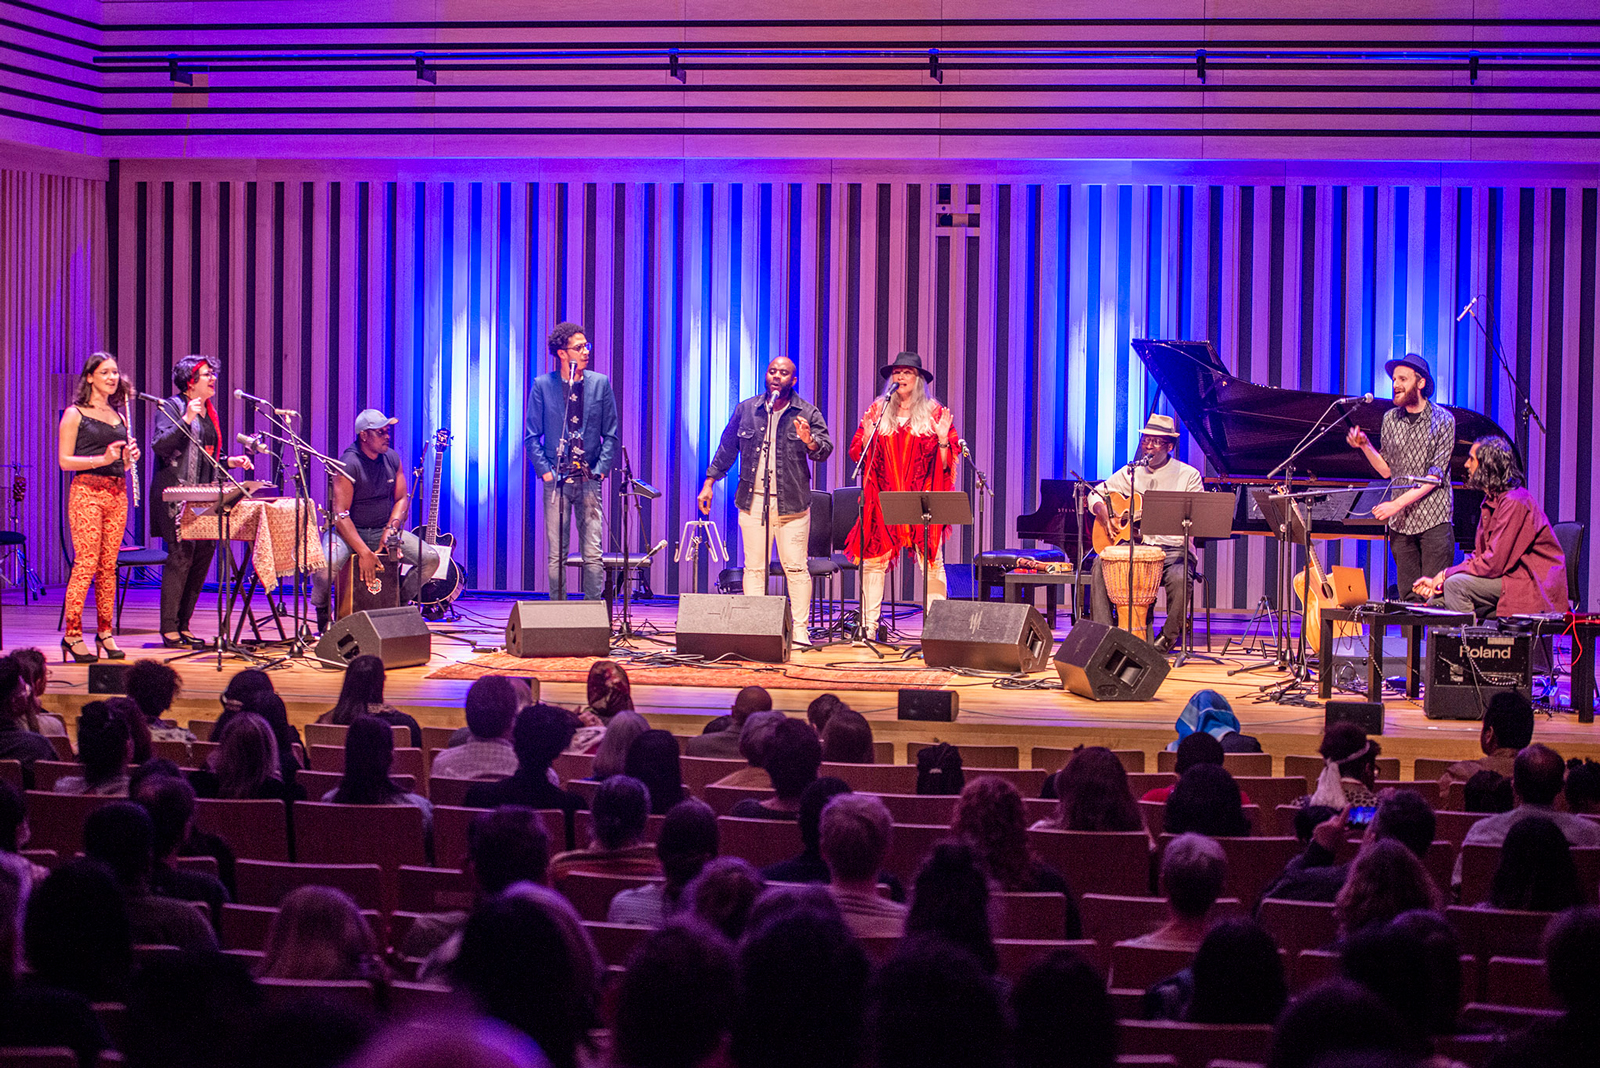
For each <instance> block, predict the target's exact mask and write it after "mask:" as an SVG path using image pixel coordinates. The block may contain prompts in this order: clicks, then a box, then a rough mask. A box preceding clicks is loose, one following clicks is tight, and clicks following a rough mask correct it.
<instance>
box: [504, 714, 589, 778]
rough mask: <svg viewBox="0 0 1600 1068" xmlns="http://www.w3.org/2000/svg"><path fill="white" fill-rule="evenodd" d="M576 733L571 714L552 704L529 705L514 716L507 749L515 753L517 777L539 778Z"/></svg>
mask: <svg viewBox="0 0 1600 1068" xmlns="http://www.w3.org/2000/svg"><path fill="white" fill-rule="evenodd" d="M576 733H578V720H577V717H576V716H574V715H573V714H572V713H571V712H568V711H567V710H566V709H564V708H557V707H556V706H555V705H546V704H537V705H529V706H528V707H527V708H524V709H523V710H522V711H521V712H518V713H517V722H516V724H515V725H514V726H513V727H512V728H511V747H512V748H513V749H515V750H516V753H517V772H518V774H520V775H528V776H542V775H544V773H545V772H546V771H548V770H549V769H550V762H551V761H552V760H554V759H555V758H556V757H558V756H560V755H561V751H562V750H564V749H565V748H566V747H567V746H568V745H570V744H571V743H572V736H573V735H574V734H576Z"/></svg>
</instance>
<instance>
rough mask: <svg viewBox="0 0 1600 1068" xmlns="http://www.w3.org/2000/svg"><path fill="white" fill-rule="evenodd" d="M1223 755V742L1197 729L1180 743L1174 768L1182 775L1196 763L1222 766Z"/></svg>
mask: <svg viewBox="0 0 1600 1068" xmlns="http://www.w3.org/2000/svg"><path fill="white" fill-rule="evenodd" d="M1222 757H1223V752H1222V743H1221V742H1219V741H1217V739H1216V738H1215V737H1214V736H1213V735H1211V734H1208V733H1207V732H1205V731H1195V732H1194V733H1193V734H1191V735H1189V736H1188V737H1186V738H1184V739H1183V741H1181V742H1179V743H1178V759H1177V761H1176V763H1174V765H1173V769H1172V770H1173V771H1176V772H1177V773H1178V774H1179V775H1182V774H1183V773H1184V772H1186V771H1188V770H1189V769H1190V768H1192V767H1194V766H1195V765H1196V764H1215V765H1217V767H1219V768H1220V767H1221V766H1222Z"/></svg>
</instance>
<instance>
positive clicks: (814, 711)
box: [768, 693, 850, 737]
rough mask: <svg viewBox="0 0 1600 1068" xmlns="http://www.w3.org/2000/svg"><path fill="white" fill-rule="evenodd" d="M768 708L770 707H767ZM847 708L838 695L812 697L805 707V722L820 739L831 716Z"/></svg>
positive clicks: (828, 694)
mask: <svg viewBox="0 0 1600 1068" xmlns="http://www.w3.org/2000/svg"><path fill="white" fill-rule="evenodd" d="M768 707H771V706H770V705H769V706H768ZM849 707H850V706H849V705H847V704H845V703H844V701H843V700H841V699H840V697H839V695H838V694H834V693H825V694H822V695H821V696H818V697H813V698H812V699H811V703H810V704H809V705H807V706H806V722H808V723H810V724H811V728H812V729H813V730H815V731H816V732H817V734H818V736H819V737H820V736H821V734H822V732H823V731H825V730H827V729H828V720H830V719H832V718H833V714H834V713H835V712H837V711H839V710H840V709H841V708H849Z"/></svg>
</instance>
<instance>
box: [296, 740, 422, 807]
mask: <svg viewBox="0 0 1600 1068" xmlns="http://www.w3.org/2000/svg"><path fill="white" fill-rule="evenodd" d="M403 729H404V728H401V727H396V728H395V730H397V731H398V730H403ZM408 737H409V735H408ZM422 756H423V753H422V750H421V749H414V748H412V747H411V746H402V745H396V746H395V748H394V763H393V764H392V765H390V774H392V775H409V776H411V778H412V780H413V781H414V782H419V783H422V784H424V785H423V790H422V792H423V793H426V792H427V787H426V784H427V781H428V776H427V773H426V770H425V768H424V761H423V759H422ZM309 757H310V760H311V766H312V767H313V768H314V769H316V770H317V771H336V772H338V773H339V774H341V775H342V774H344V746H342V745H313V746H312V747H311V749H310V752H309Z"/></svg>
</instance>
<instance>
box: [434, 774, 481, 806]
mask: <svg viewBox="0 0 1600 1068" xmlns="http://www.w3.org/2000/svg"><path fill="white" fill-rule="evenodd" d="M481 781H482V780H481V779H457V778H453V777H452V776H449V775H437V776H433V777H430V778H429V779H428V800H429V801H432V802H433V803H434V804H435V805H457V806H459V805H460V804H461V803H462V802H463V801H465V800H466V799H467V791H468V790H470V789H472V787H473V784H475V783H478V782H481Z"/></svg>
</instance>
